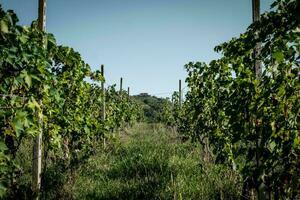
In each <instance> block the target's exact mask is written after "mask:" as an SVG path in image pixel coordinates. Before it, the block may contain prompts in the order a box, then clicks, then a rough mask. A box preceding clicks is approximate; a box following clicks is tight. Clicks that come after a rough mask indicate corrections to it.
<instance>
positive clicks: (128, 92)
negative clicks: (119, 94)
mask: <svg viewBox="0 0 300 200" xmlns="http://www.w3.org/2000/svg"><path fill="white" fill-rule="evenodd" d="M127 94H128V97H129V96H130V87H128V88H127Z"/></svg>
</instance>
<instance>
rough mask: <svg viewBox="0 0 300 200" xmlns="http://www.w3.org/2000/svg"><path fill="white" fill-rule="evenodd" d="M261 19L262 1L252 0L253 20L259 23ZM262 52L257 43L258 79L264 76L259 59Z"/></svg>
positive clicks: (256, 68) (255, 51)
mask: <svg viewBox="0 0 300 200" xmlns="http://www.w3.org/2000/svg"><path fill="white" fill-rule="evenodd" d="M259 18H260V0H252V20H253V22H255V21H258V20H259ZM260 52H261V44H260V43H257V44H256V46H255V50H254V57H255V58H256V60H255V69H254V70H255V75H256V78H257V79H260V77H261V74H262V69H261V61H260V60H259V59H258V57H259V55H260Z"/></svg>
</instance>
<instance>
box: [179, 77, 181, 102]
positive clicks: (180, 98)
mask: <svg viewBox="0 0 300 200" xmlns="http://www.w3.org/2000/svg"><path fill="white" fill-rule="evenodd" d="M181 98H182V89H181V80H179V106H180V107H181V103H182V99H181Z"/></svg>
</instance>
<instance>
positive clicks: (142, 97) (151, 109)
mask: <svg viewBox="0 0 300 200" xmlns="http://www.w3.org/2000/svg"><path fill="white" fill-rule="evenodd" d="M132 97H133V98H134V99H135V100H136V101H137V102H138V103H139V104H140V105H141V106H142V107H143V111H144V118H145V121H146V122H150V123H151V122H152V123H153V122H159V121H160V118H161V112H162V110H163V106H164V103H166V102H167V101H169V99H168V98H159V97H156V96H151V95H149V94H148V93H141V94H139V95H134V96H132Z"/></svg>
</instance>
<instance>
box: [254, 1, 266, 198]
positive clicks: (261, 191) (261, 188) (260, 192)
mask: <svg viewBox="0 0 300 200" xmlns="http://www.w3.org/2000/svg"><path fill="white" fill-rule="evenodd" d="M259 18H260V0H252V21H253V22H256V21H258V20H259ZM255 37H259V36H258V35H256V36H255ZM260 53H261V43H259V42H258V43H257V44H256V45H255V49H254V58H255V66H254V70H255V77H256V79H261V75H262V64H261V60H260V58H259V56H260ZM256 120H258V119H256ZM257 134H259V133H257ZM260 147H261V138H260V136H258V137H257V140H256V155H255V156H256V167H257V168H260V166H261V161H260V152H259V149H260ZM256 191H257V199H258V200H267V199H270V196H269V194H268V192H267V186H266V185H265V184H260V185H258V183H256Z"/></svg>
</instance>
